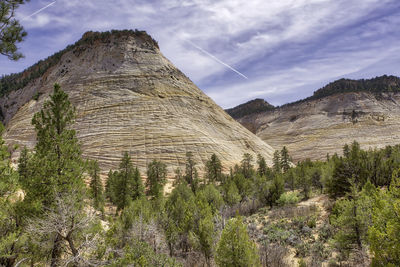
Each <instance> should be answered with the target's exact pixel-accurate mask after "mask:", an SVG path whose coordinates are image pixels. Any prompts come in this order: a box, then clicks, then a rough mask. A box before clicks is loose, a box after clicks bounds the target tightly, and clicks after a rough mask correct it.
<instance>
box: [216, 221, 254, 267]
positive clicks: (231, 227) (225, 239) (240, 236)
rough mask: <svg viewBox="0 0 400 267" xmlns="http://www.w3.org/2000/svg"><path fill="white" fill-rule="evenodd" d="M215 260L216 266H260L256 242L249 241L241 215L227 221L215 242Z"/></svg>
mask: <svg viewBox="0 0 400 267" xmlns="http://www.w3.org/2000/svg"><path fill="white" fill-rule="evenodd" d="M215 261H216V263H217V265H218V266H221V267H223V266H226V267H243V266H252V267H253V266H260V257H259V255H258V250H257V246H256V244H255V243H254V242H253V241H251V239H250V237H249V235H248V233H247V229H246V226H245V225H244V224H243V221H242V218H241V217H236V218H233V219H231V220H229V222H228V223H227V225H226V227H225V228H224V230H223V231H222V234H221V239H220V240H219V242H218V244H217V250H216V255H215Z"/></svg>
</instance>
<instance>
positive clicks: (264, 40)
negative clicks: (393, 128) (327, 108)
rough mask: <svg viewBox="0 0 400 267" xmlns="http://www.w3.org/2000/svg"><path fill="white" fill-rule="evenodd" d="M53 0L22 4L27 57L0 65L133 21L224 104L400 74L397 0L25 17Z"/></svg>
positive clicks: (89, 2) (251, 0) (189, 5)
mask: <svg viewBox="0 0 400 267" xmlns="http://www.w3.org/2000/svg"><path fill="white" fill-rule="evenodd" d="M53 2H54V0H31V1H30V2H29V3H27V4H25V5H24V6H21V8H20V9H19V10H18V14H17V15H18V18H20V19H22V21H21V22H22V24H23V25H24V27H25V29H26V30H27V32H28V37H27V39H26V41H25V42H24V43H21V44H20V47H21V51H22V52H23V53H24V54H25V58H24V59H21V60H20V61H18V62H11V61H9V60H7V59H6V58H5V57H0V73H2V74H8V73H13V72H19V71H22V70H23V69H25V68H26V67H28V66H30V65H32V64H34V63H35V62H37V61H38V60H40V59H44V58H46V57H47V56H49V55H51V54H53V53H54V52H57V51H59V50H61V49H63V48H65V47H66V46H67V45H69V44H72V43H74V42H75V41H77V40H78V39H79V38H80V37H81V36H82V34H83V33H84V32H86V31H88V30H93V31H104V30H110V29H135V28H137V29H139V30H146V31H147V32H148V33H149V34H151V35H152V36H153V38H154V39H156V40H157V41H158V42H159V45H160V48H161V51H162V52H163V54H164V55H165V56H166V57H167V58H168V59H170V60H171V61H172V62H173V63H174V64H175V65H176V66H177V67H178V68H179V69H180V70H182V71H183V72H184V73H185V74H186V75H187V76H188V77H189V78H190V79H191V80H192V81H194V82H195V84H196V85H197V86H199V87H200V89H202V90H203V91H204V92H205V93H206V94H208V95H209V96H210V97H211V98H213V99H214V101H215V102H216V103H217V104H219V105H221V106H222V107H224V108H228V107H232V106H235V105H238V104H241V103H243V102H245V101H248V100H251V99H254V98H264V99H266V100H267V101H268V102H270V103H272V104H274V105H281V104H284V103H287V102H291V101H294V100H298V99H301V98H304V97H307V96H309V95H311V94H312V92H313V91H315V90H316V89H318V88H320V87H322V86H323V85H325V84H326V83H328V82H330V81H334V80H336V79H338V78H342V77H345V78H371V77H375V76H379V75H382V74H393V75H400V68H399V67H400V45H399V41H400V1H398V0H218V1H216V0H165V1H158V0H148V1H145V0H139V1H135V0H114V1H106V0H85V1H82V0H57V1H55V3H54V4H52V5H51V6H49V7H48V8H47V9H45V10H43V11H42V12H40V13H38V14H36V15H35V16H32V17H29V18H27V17H28V16H29V15H31V14H32V13H34V12H35V11H37V10H39V9H41V8H43V7H45V6H47V5H48V4H51V3H53ZM193 44H194V45H193ZM198 48H201V49H203V50H205V51H207V52H208V53H209V54H211V55H213V56H214V57H216V58H218V59H219V60H220V61H222V62H224V63H225V64H227V65H229V66H231V67H233V68H234V69H235V70H237V71H239V72H240V73H242V74H243V75H245V76H246V77H248V79H245V78H244V77H242V76H241V75H238V74H237V73H236V72H234V71H232V70H231V69H230V68H228V67H227V66H226V65H224V64H221V63H220V62H218V61H217V60H215V58H213V57H212V56H210V55H209V54H207V53H204V52H203V51H201V50H200V49H198Z"/></svg>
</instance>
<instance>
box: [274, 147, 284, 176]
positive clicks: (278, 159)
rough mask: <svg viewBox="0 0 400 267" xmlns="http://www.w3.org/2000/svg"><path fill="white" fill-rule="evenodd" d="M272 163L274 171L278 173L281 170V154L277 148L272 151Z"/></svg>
mask: <svg viewBox="0 0 400 267" xmlns="http://www.w3.org/2000/svg"><path fill="white" fill-rule="evenodd" d="M272 164H273V170H274V172H275V173H280V172H281V171H282V166H281V155H280V153H279V151H278V150H275V152H274V157H273V158H272Z"/></svg>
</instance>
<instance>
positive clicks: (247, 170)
mask: <svg viewBox="0 0 400 267" xmlns="http://www.w3.org/2000/svg"><path fill="white" fill-rule="evenodd" d="M252 161H253V156H252V155H250V154H249V153H245V154H244V155H243V159H242V164H241V169H242V173H243V175H244V177H245V178H247V179H249V178H251V176H252V175H253V172H254V170H253V165H252V164H251V162H252Z"/></svg>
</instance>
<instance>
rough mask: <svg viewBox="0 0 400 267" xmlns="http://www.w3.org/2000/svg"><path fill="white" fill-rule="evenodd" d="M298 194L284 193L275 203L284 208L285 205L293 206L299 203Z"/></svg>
mask: <svg viewBox="0 0 400 267" xmlns="http://www.w3.org/2000/svg"><path fill="white" fill-rule="evenodd" d="M299 200H300V199H299V193H298V192H294V191H293V192H285V193H283V194H282V195H281V196H280V197H279V199H278V201H277V203H278V205H280V206H285V205H293V204H296V203H298V202H299Z"/></svg>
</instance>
